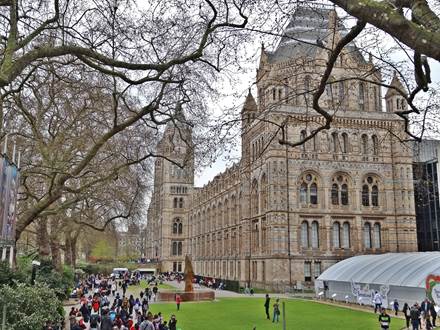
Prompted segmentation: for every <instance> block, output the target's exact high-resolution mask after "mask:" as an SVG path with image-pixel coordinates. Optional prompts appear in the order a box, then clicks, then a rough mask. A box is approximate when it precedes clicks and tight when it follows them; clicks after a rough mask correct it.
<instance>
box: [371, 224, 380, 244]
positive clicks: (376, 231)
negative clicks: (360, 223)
mask: <svg viewBox="0 0 440 330" xmlns="http://www.w3.org/2000/svg"><path fill="white" fill-rule="evenodd" d="M380 236H381V235H380V224H379V223H375V224H374V230H373V242H374V248H375V249H380V248H381V247H382V246H381V245H382V242H381V237H380Z"/></svg>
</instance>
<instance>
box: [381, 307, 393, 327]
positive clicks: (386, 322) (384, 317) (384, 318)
mask: <svg viewBox="0 0 440 330" xmlns="http://www.w3.org/2000/svg"><path fill="white" fill-rule="evenodd" d="M390 323H391V317H390V316H389V315H388V314H387V311H386V309H385V308H382V310H381V313H380V315H379V324H380V329H381V330H387V329H389V328H390Z"/></svg>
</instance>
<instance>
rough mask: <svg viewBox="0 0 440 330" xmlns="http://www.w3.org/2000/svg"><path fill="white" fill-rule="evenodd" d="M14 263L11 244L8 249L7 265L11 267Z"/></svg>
mask: <svg viewBox="0 0 440 330" xmlns="http://www.w3.org/2000/svg"><path fill="white" fill-rule="evenodd" d="M13 264H14V247H13V246H11V247H10V249H9V265H10V266H11V267H12V265H13Z"/></svg>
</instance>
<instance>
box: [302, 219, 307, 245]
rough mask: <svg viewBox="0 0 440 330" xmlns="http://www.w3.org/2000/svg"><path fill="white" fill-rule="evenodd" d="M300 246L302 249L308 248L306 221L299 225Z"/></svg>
mask: <svg viewBox="0 0 440 330" xmlns="http://www.w3.org/2000/svg"><path fill="white" fill-rule="evenodd" d="M301 246H302V247H303V248H308V247H309V223H308V222H307V221H304V222H303V223H302V224H301Z"/></svg>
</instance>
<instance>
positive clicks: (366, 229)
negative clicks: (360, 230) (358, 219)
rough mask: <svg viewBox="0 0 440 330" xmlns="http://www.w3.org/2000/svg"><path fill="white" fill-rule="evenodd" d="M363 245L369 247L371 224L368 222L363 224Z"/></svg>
mask: <svg viewBox="0 0 440 330" xmlns="http://www.w3.org/2000/svg"><path fill="white" fill-rule="evenodd" d="M364 245H365V248H366V249H371V225H370V224H369V223H368V222H366V223H365V224H364Z"/></svg>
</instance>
